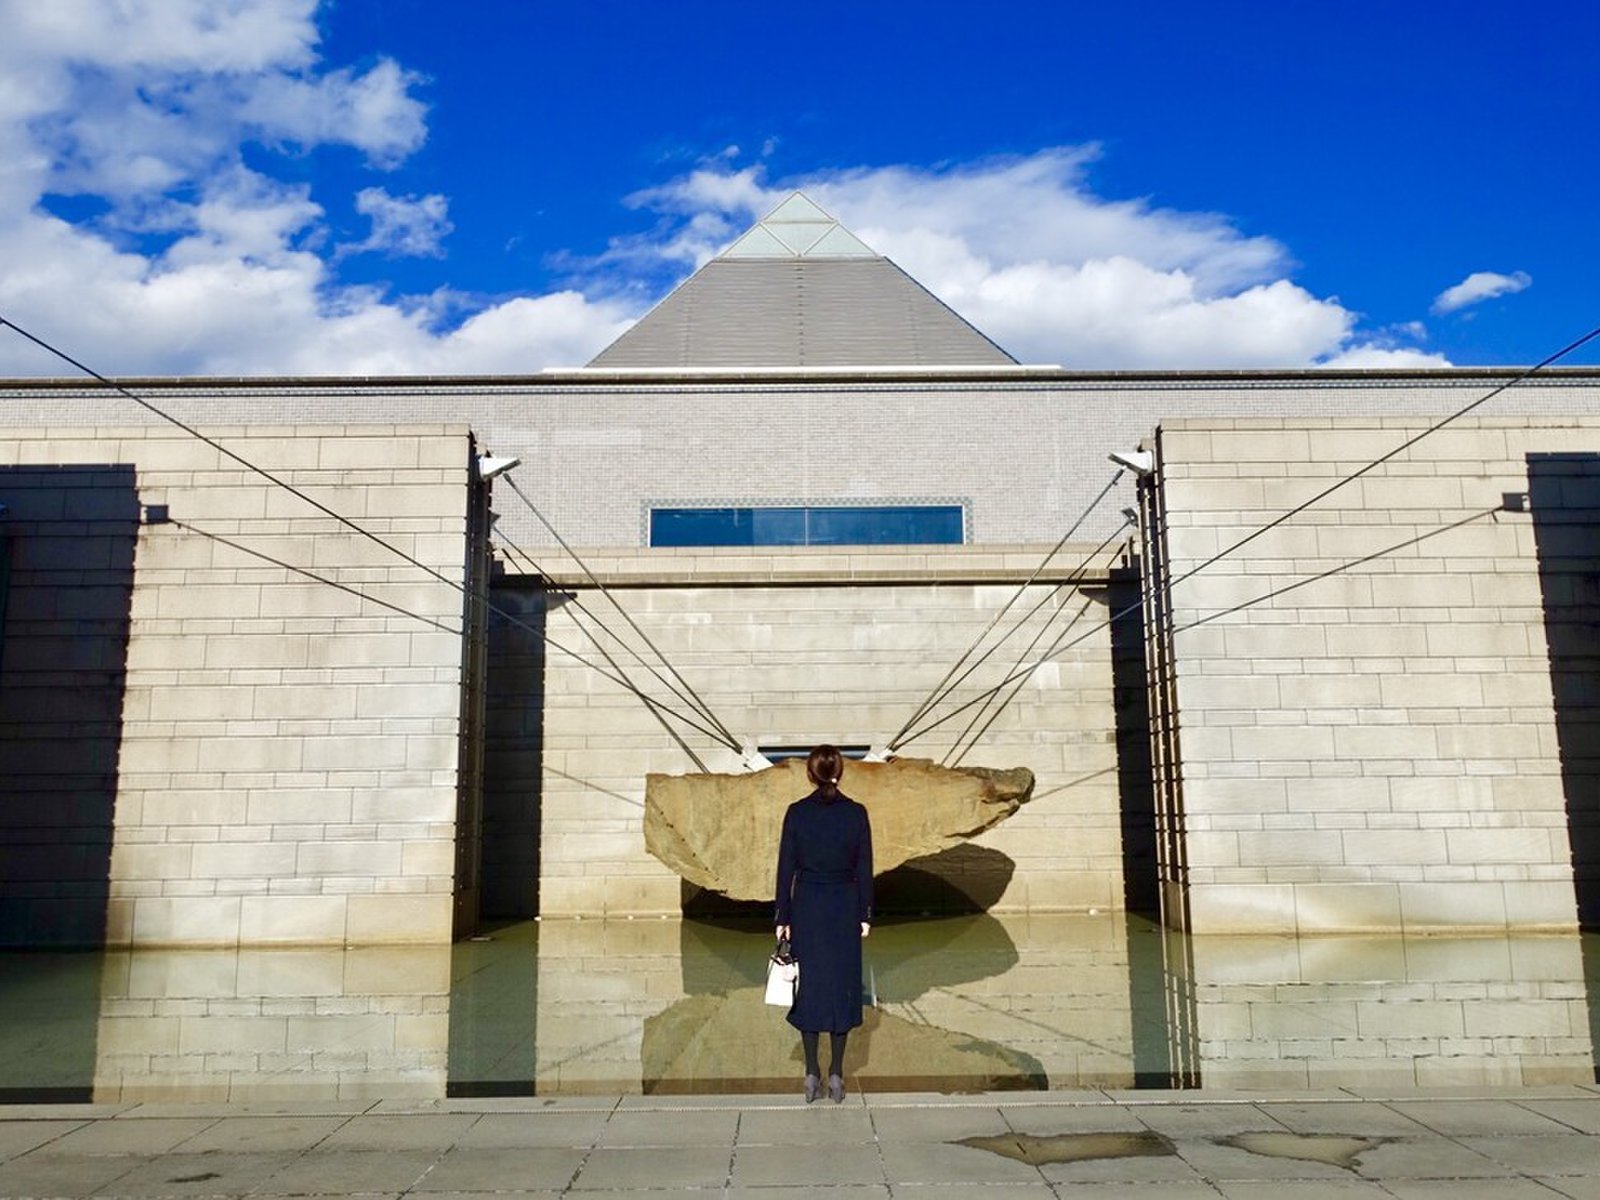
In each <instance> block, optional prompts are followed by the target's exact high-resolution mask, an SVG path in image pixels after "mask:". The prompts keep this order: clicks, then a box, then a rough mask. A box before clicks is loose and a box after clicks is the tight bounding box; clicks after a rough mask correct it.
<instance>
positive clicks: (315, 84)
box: [0, 0, 637, 375]
mask: <svg viewBox="0 0 1600 1200" xmlns="http://www.w3.org/2000/svg"><path fill="white" fill-rule="evenodd" d="M316 7H317V4H316V0H159V2H158V0H74V2H73V3H70V4H41V3H37V2H36V0H0V28H3V29H4V30H5V35H4V37H3V38H0V312H3V313H4V315H6V316H7V317H8V318H9V319H12V320H15V321H17V323H18V324H21V325H23V326H25V327H27V328H29V329H31V330H33V331H34V332H36V333H38V334H40V335H41V336H44V337H46V338H47V339H49V340H51V341H55V342H57V343H58V344H61V345H62V346H63V348H65V349H68V350H69V351H72V352H75V353H76V354H78V355H79V356H81V357H83V358H85V359H87V360H89V361H90V362H91V363H92V364H93V365H94V366H96V367H97V368H98V369H101V370H104V371H110V372H114V373H121V374H146V373H148V374H189V373H198V374H293V373H308V374H309V373H317V374H320V373H332V374H342V373H356V374H367V373H384V372H392V373H407V372H427V373H435V372H437V373H470V372H518V371H528V370H535V369H538V368H539V367H542V366H545V365H554V364H562V365H576V364H581V363H583V362H586V361H587V360H588V359H589V358H591V357H592V356H593V355H594V354H595V353H596V352H597V351H599V350H600V349H601V348H602V347H604V346H605V345H606V344H607V343H608V342H610V341H611V340H612V339H613V338H615V337H616V336H617V335H618V334H619V333H620V332H621V331H622V330H623V329H624V328H625V327H626V326H627V324H628V322H629V321H630V320H631V319H632V318H634V317H635V316H637V306H628V305H624V304H623V303H621V302H618V301H605V300H590V299H587V298H585V297H584V296H583V295H581V294H579V293H577V292H572V291H562V292H556V293H554V294H551V295H546V296H539V297H536V298H510V299H503V300H499V301H496V300H493V299H482V298H480V299H476V300H472V299H468V298H464V297H461V296H457V295H446V294H444V293H435V294H433V295H429V296H421V297H415V296H412V297H405V296H402V297H399V298H391V297H387V296H385V294H384V293H383V291H382V290H381V289H377V288H370V287H351V286H348V285H344V284H341V283H340V282H339V281H338V279H337V277H336V275H335V274H334V271H333V266H334V265H335V264H336V263H337V262H338V261H339V260H340V259H341V258H342V257H343V256H345V255H348V254H349V253H352V252H353V251H354V250H356V249H361V250H372V251H378V252H382V253H385V254H390V255H413V256H415V255H437V254H439V253H440V250H441V241H442V239H443V238H444V237H445V236H446V235H447V234H448V233H449V232H450V228H451V226H450V221H449V218H448V202H447V200H446V198H445V197H443V196H440V195H427V196H421V197H416V196H396V195H393V194H391V193H390V192H389V191H388V190H386V189H383V188H379V187H369V188H364V189H362V190H360V191H359V192H358V193H357V194H356V196H355V197H354V203H355V206H356V209H357V211H358V212H360V213H362V214H363V215H365V216H367V217H368V218H369V219H370V221H371V232H370V234H369V236H368V237H367V238H366V239H365V241H363V242H361V243H359V244H358V245H357V246H355V247H351V246H346V247H343V248H339V247H335V246H333V244H332V241H331V238H330V236H329V230H328V225H327V220H326V214H325V211H324V207H323V204H322V203H321V202H319V201H318V200H317V199H316V198H315V197H314V196H313V192H312V189H311V188H310V187H309V186H307V185H304V184H289V183H284V182H282V181H279V180H277V179H274V178H272V177H271V175H270V174H267V173H265V172H266V171H267V170H270V167H268V168H262V167H259V166H258V167H257V168H255V169H252V168H251V167H250V166H248V165H246V162H245V159H244V155H243V147H244V146H245V145H247V144H248V143H251V142H255V143H260V144H265V145H266V146H267V147H268V148H269V149H270V148H274V147H276V148H279V149H289V150H292V151H296V152H300V151H304V150H307V149H310V148H312V147H314V146H317V145H325V144H339V145H345V146H350V147H353V148H355V149H357V150H358V151H360V152H361V153H362V154H364V155H365V156H366V158H367V161H368V162H369V163H370V164H371V166H373V167H374V168H377V169H388V168H392V167H394V166H396V165H398V164H399V163H400V162H401V161H402V160H403V159H404V158H405V157H406V156H407V155H409V154H411V153H412V152H414V151H415V150H416V149H417V148H418V147H419V146H421V145H422V144H423V141H424V140H425V138H426V136H427V122H426V107H425V105H424V104H423V103H422V102H421V101H420V100H419V99H418V98H417V97H416V95H415V94H414V93H415V91H416V89H417V88H418V87H419V86H420V83H421V81H420V79H419V77H418V76H416V75H415V74H414V73H412V72H409V71H407V70H405V69H404V68H402V67H401V66H400V65H399V64H397V63H395V62H393V61H391V60H388V59H380V60H379V61H377V62H376V63H375V64H374V65H372V66H370V67H369V68H367V69H365V70H362V71H356V70H353V69H350V68H345V67H337V66H335V67H332V68H329V67H326V66H325V65H324V64H322V63H321V62H320V60H319V57H318V54H319V51H318V35H317V30H316V26H315V23H314V20H313V18H314V16H315V10H316ZM52 195H54V196H74V195H76V196H85V197H93V198H96V199H98V200H100V201H102V202H103V205H104V211H103V212H102V213H101V214H100V215H99V216H98V217H96V218H95V219H94V220H93V221H92V222H86V223H70V222H68V221H65V220H62V219H59V218H57V217H55V216H53V215H51V213H50V212H49V211H48V207H47V203H46V202H47V198H48V197H50V196H52ZM150 235H156V237H155V240H154V241H152V240H149V238H150ZM140 238H144V239H146V240H143V241H141V240H140ZM463 313H465V314H467V316H466V319H465V320H464V321H459V323H456V322H457V321H458V320H459V318H460V317H461V316H462V314H463ZM68 370H69V368H67V367H66V366H65V365H64V364H62V363H61V362H59V361H57V360H55V359H52V358H50V357H48V356H46V355H45V354H44V353H43V352H42V351H40V350H39V349H37V348H36V347H33V346H30V345H29V344H28V343H26V342H25V341H23V340H22V339H21V338H18V337H16V336H14V335H12V334H10V333H9V332H5V333H0V372H6V373H11V374H19V375H27V374H63V373H67V372H68Z"/></svg>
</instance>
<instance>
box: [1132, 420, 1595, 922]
mask: <svg viewBox="0 0 1600 1200" xmlns="http://www.w3.org/2000/svg"><path fill="white" fill-rule="evenodd" d="M1423 428H1425V423H1424V422H1420V421H1417V420H1412V419H1399V418H1386V419H1380V418H1330V419H1322V420H1315V421H1306V420H1302V421H1275V420H1211V421H1199V420H1194V421H1173V422H1168V423H1167V424H1166V425H1164V426H1163V427H1162V429H1161V432H1160V436H1159V448H1160V472H1161V480H1162V484H1161V486H1162V487H1163V489H1164V492H1165V502H1166V510H1167V514H1168V527H1167V530H1166V539H1167V546H1168V552H1169V554H1170V570H1169V575H1168V578H1169V579H1172V580H1181V582H1177V583H1176V584H1175V586H1173V588H1172V593H1171V598H1170V602H1171V612H1172V622H1173V626H1174V630H1175V639H1174V645H1175V661H1176V667H1177V703H1178V716H1179V722H1180V725H1181V739H1182V761H1183V789H1182V806H1183V820H1184V822H1185V828H1186V846H1187V866H1188V882H1189V904H1190V915H1191V920H1192V928H1193V929H1194V930H1195V931H1197V932H1224V931H1251V930H1272V931H1285V930H1298V931H1299V932H1301V933H1310V932H1316V931H1325V930H1340V931H1350V930H1373V929H1383V930H1393V929H1396V928H1404V929H1407V930H1418V929H1429V928H1437V927H1463V926H1465V927H1490V928H1500V927H1506V926H1511V927H1518V928H1528V927H1549V926H1555V927H1559V926H1568V927H1570V926H1571V925H1572V923H1573V922H1574V920H1575V903H1574V875H1573V841H1572V837H1571V832H1570V829H1569V822H1568V817H1567V813H1566V807H1565V798H1564V792H1563V777H1562V755H1561V747H1560V745H1559V732H1558V728H1557V722H1556V712H1555V708H1554V701H1553V693H1552V663H1551V651H1550V645H1549V643H1548V641H1547V637H1546V625H1545V621H1546V615H1547V608H1548V607H1549V606H1550V605H1553V604H1554V605H1559V604H1561V603H1566V602H1569V601H1570V600H1571V599H1572V597H1570V596H1568V597H1566V599H1565V600H1563V599H1562V598H1560V597H1557V596H1553V595H1546V590H1547V589H1548V588H1550V587H1552V586H1554V588H1555V590H1557V591H1560V590H1562V589H1563V588H1564V587H1566V586H1567V585H1564V584H1557V585H1550V584H1548V582H1547V583H1546V584H1544V585H1542V584H1541V574H1540V555H1539V547H1538V546H1537V544H1536V543H1537V541H1538V533H1537V531H1536V528H1535V522H1536V519H1537V514H1535V513H1530V512H1526V511H1523V512H1516V511H1510V512H1508V511H1500V512H1494V511H1492V510H1495V509H1497V508H1500V507H1501V505H1502V501H1503V497H1504V495H1505V494H1506V493H1515V494H1524V493H1528V492H1529V490H1530V474H1529V471H1530V468H1529V456H1530V455H1536V454H1540V453H1550V452H1573V451H1588V452H1590V453H1593V452H1595V451H1600V421H1596V420H1595V419H1593V418H1576V417H1569V418H1542V419H1540V418H1490V417H1484V418H1481V419H1471V418H1469V419H1463V420H1461V421H1458V422H1455V423H1454V424H1452V425H1451V426H1449V427H1448V428H1446V429H1444V430H1442V431H1440V432H1438V433H1435V434H1432V435H1430V436H1428V437H1427V438H1425V439H1423V440H1422V441H1420V442H1419V443H1418V444H1417V445H1416V446H1415V447H1413V448H1412V449H1410V450H1409V451H1407V452H1406V453H1404V454H1402V455H1399V456H1398V457H1396V458H1394V459H1393V460H1391V461H1389V462H1387V463H1385V464H1384V465H1382V466H1381V467H1378V468H1377V469H1376V470H1373V471H1371V472H1370V473H1368V474H1367V475H1365V476H1364V477H1363V478H1361V479H1359V480H1357V481H1355V482H1353V483H1351V484H1349V485H1347V486H1345V487H1343V488H1341V489H1340V490H1339V491H1337V492H1335V493H1334V494H1332V495H1331V496H1329V497H1328V498H1327V499H1325V500H1323V501H1321V502H1319V503H1317V504H1316V505H1314V506H1313V507H1311V508H1309V509H1307V510H1306V511H1305V512H1303V513H1301V514H1298V515H1297V516H1295V517H1293V518H1291V519H1290V520H1288V521H1287V522H1285V523H1284V524H1282V525H1280V526H1279V527H1277V528H1275V529H1273V530H1271V531H1270V532H1267V533H1265V534H1263V535H1262V536H1260V537H1259V538H1257V539H1255V540H1254V541H1252V542H1251V543H1250V544H1249V545H1248V546H1246V547H1244V548H1243V549H1241V550H1240V551H1238V552H1236V553H1233V554H1230V555H1228V556H1227V557H1226V558H1224V559H1223V560H1221V561H1219V562H1217V563H1216V564H1214V565H1212V566H1209V567H1206V568H1205V569H1204V570H1203V571H1201V572H1199V573H1198V574H1196V575H1194V576H1193V577H1192V578H1190V579H1187V580H1182V579H1181V577H1182V576H1183V575H1184V574H1185V573H1186V572H1187V571H1189V570H1190V569H1191V568H1193V567H1194V566H1195V565H1196V564H1198V563H1200V562H1202V561H1204V560H1205V559H1207V558H1209V557H1210V556H1211V555H1213V554H1215V553H1217V552H1218V551H1220V550H1222V549H1224V548H1226V547H1228V546H1230V545H1232V544H1233V543H1234V542H1236V541H1237V540H1238V539H1239V538H1241V537H1243V536H1245V535H1247V534H1249V533H1250V532H1251V531H1253V530H1255V529H1257V528H1258V527H1260V526H1261V525H1263V524H1265V523H1266V522H1268V521H1270V520H1272V519H1273V518H1275V517H1276V516H1278V515H1279V514H1281V513H1284V512H1285V511H1286V510H1288V509H1290V508H1292V507H1293V506H1294V505H1296V504H1298V503H1300V502H1302V501H1304V500H1305V499H1306V498H1308V497H1310V496H1312V495H1313V494H1315V493H1316V492H1318V491H1320V490H1321V489H1323V488H1325V487H1327V486H1328V485H1329V484H1330V483H1332V482H1334V481H1335V480H1337V479H1338V478H1340V477H1341V476H1344V475H1348V474H1350V473H1351V472H1353V471H1356V470H1358V469H1360V468H1361V467H1363V466H1365V465H1367V464H1369V463H1371V462H1372V461H1373V460H1375V459H1377V458H1378V457H1379V456H1381V455H1384V454H1386V453H1388V452H1390V451H1391V450H1393V449H1394V448H1395V447H1397V446H1399V445H1400V444H1401V443H1402V442H1404V441H1406V440H1407V439H1408V438H1409V437H1411V436H1413V435H1415V434H1416V433H1417V432H1419V431H1420V430H1421V429H1423ZM1573 482H1581V481H1578V480H1575V481H1573ZM1587 486H1588V487H1590V488H1591V490H1592V487H1593V480H1592V473H1591V477H1590V479H1589V482H1588V484H1587ZM1560 495H1561V492H1560V489H1559V488H1558V489H1556V490H1555V492H1554V494H1553V495H1552V494H1551V493H1549V492H1547V494H1546V495H1545V496H1544V498H1543V499H1538V498H1536V504H1544V503H1546V502H1547V501H1551V502H1552V503H1553V504H1554V505H1556V506H1559V505H1560V504H1561V503H1563V502H1562V501H1561V500H1560ZM1545 516H1546V517H1547V518H1549V517H1550V514H1548V513H1547V514H1545ZM1452 525H1455V526H1456V527H1455V528H1449V527H1450V526H1452ZM1593 528H1594V527H1593V525H1592V524H1590V525H1587V526H1585V525H1581V524H1580V525H1573V526H1572V527H1571V529H1570V530H1569V534H1568V536H1569V537H1570V536H1574V535H1576V536H1583V534H1582V530H1583V529H1588V530H1589V533H1588V535H1587V536H1589V537H1590V538H1591V539H1592V537H1593ZM1590 553H1591V554H1595V553H1597V552H1595V551H1591V552H1590ZM1362 560H1369V561H1362ZM1574 564H1576V565H1574ZM1583 565H1584V564H1583V562H1582V561H1580V560H1574V559H1569V560H1568V561H1567V564H1566V566H1565V567H1563V568H1562V569H1563V570H1567V571H1577V572H1578V574H1580V575H1581V574H1582V571H1581V570H1580V568H1582V567H1583ZM1594 566H1595V562H1594V560H1593V559H1592V558H1591V559H1590V560H1589V561H1588V567H1587V569H1588V570H1590V571H1592V570H1593V568H1594ZM1329 572H1333V573H1332V574H1329V575H1328V577H1326V578H1322V579H1317V578H1316V577H1317V576H1319V575H1322V574H1324V573H1329ZM1570 578H1572V579H1576V578H1577V576H1576V575H1574V576H1571V577H1570ZM1295 585H1303V586H1295ZM1289 588H1292V590H1282V589H1289ZM1272 592H1279V593H1280V594H1278V595H1276V596H1275V597H1274V598H1272V599H1268V600H1265V601H1263V602H1259V603H1249V602H1252V601H1255V600H1257V599H1258V598H1259V597H1262V596H1264V595H1266V594H1267V593H1272ZM1246 603H1249V606H1248V607H1245V608H1243V609H1242V610H1240V611H1238V612H1234V613H1232V614H1231V615H1222V614H1224V613H1225V610H1227V609H1229V608H1231V607H1233V606H1235V605H1241V604H1246ZM1210 618H1215V619H1210ZM1197 622H1204V623H1197ZM1569 716H1570V714H1569ZM1569 750H1570V747H1569Z"/></svg>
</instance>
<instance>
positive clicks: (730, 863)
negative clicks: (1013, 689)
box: [644, 758, 1033, 900]
mask: <svg viewBox="0 0 1600 1200" xmlns="http://www.w3.org/2000/svg"><path fill="white" fill-rule="evenodd" d="M840 787H841V789H842V790H843V791H844V793H845V794H846V795H848V796H850V797H851V798H852V799H854V800H859V801H860V802H861V803H862V804H864V805H866V808H867V811H868V812H869V813H870V814H871V816H872V842H873V856H872V857H873V870H874V871H875V872H876V873H879V874H881V873H882V872H884V871H890V870H893V869H894V868H895V867H898V866H900V865H901V864H902V863H905V862H908V861H910V860H911V859H914V858H920V857H922V856H923V855H927V854H934V853H937V852H938V851H940V850H945V849H948V848H949V847H951V846H954V845H956V844H957V843H959V842H961V841H963V840H964V839H966V838H969V837H972V836H973V835H974V834H977V833H982V832H983V831H984V830H985V829H988V828H990V827H991V826H993V825H997V824H999V823H1000V822H1001V821H1003V820H1005V819H1006V818H1007V817H1009V816H1010V815H1011V814H1012V813H1014V812H1016V811H1017V809H1018V808H1020V807H1021V806H1022V805H1023V804H1026V803H1027V801H1028V799H1029V797H1030V796H1032V795H1033V772H1032V771H1029V770H1028V769H1027V768H1025V767H1013V768H1011V769H1010V770H1004V771H998V770H991V769H989V768H985V767H941V766H939V765H938V764H937V763H934V762H930V761H929V760H927V759H923V758H897V759H894V760H893V761H891V762H886V763H864V762H853V763H851V764H850V765H849V766H848V767H846V768H845V777H844V781H843V783H842V784H841V785H840ZM810 791H811V784H810V783H809V782H808V781H807V780H806V768H805V763H804V762H802V761H800V760H798V759H791V760H788V761H786V762H781V763H779V764H777V765H776V766H773V767H769V768H768V769H766V770H764V771H757V772H754V773H753V774H747V775H714V774H704V775H649V776H646V778H645V790H644V844H645V848H646V849H648V850H649V851H650V853H651V854H653V855H655V856H656V857H657V858H658V859H660V860H661V861H662V862H664V863H666V864H667V866H669V867H671V868H672V869H673V870H674V871H676V872H677V873H678V874H679V875H681V876H683V878H685V879H687V880H688V881H689V882H690V883H693V884H698V885H699V886H700V887H703V888H707V889H709V890H711V891H714V892H721V893H722V894H724V895H726V896H729V897H732V898H733V899H735V900H771V899H772V892H773V885H774V883H775V882H776V864H777V855H778V835H779V833H780V832H781V830H782V828H783V813H784V810H785V809H786V808H788V806H789V805H790V804H791V803H793V802H794V801H795V800H797V799H799V798H800V797H801V796H804V795H806V794H807V793H809V792H810Z"/></svg>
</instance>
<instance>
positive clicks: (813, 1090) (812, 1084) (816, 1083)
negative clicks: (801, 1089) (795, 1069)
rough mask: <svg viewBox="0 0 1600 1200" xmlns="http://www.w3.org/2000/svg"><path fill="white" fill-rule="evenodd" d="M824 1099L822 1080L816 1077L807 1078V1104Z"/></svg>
mask: <svg viewBox="0 0 1600 1200" xmlns="http://www.w3.org/2000/svg"><path fill="white" fill-rule="evenodd" d="M821 1097H822V1080H821V1079H819V1078H818V1077H817V1076H815V1075H807V1076H806V1103H807V1104H810V1103H811V1102H812V1101H813V1100H818V1099H820V1098H821Z"/></svg>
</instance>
